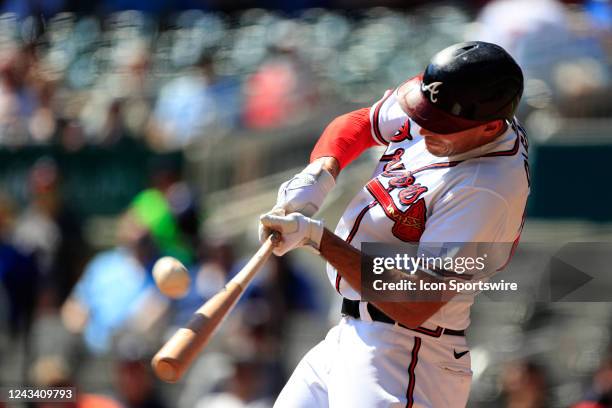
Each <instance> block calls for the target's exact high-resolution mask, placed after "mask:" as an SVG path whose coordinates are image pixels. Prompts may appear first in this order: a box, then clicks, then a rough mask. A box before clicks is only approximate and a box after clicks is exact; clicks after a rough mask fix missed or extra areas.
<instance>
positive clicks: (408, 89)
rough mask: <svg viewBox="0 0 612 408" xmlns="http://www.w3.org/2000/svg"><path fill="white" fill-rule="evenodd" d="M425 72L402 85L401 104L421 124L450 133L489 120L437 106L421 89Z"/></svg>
mask: <svg viewBox="0 0 612 408" xmlns="http://www.w3.org/2000/svg"><path fill="white" fill-rule="evenodd" d="M422 78H423V74H421V75H417V76H415V77H414V78H411V79H409V80H408V81H407V82H405V83H404V84H403V85H401V90H402V92H401V95H403V98H401V102H400V106H401V107H402V109H403V110H404V111H405V112H406V113H407V114H408V116H410V118H411V119H412V120H414V121H415V122H416V123H417V124H418V125H419V126H421V127H422V128H425V129H427V130H429V131H431V132H434V133H439V134H443V135H446V134H450V133H457V132H462V131H464V130H467V129H472V128H475V127H478V126H481V125H484V124H485V123H488V122H489V121H476V120H470V119H465V118H461V117H459V116H455V115H451V114H450V113H447V112H445V111H443V110H442V109H439V108H437V107H436V106H435V105H434V104H433V103H431V102H430V101H429V98H428V97H427V96H426V95H425V94H424V93H423V92H422V91H421V80H422Z"/></svg>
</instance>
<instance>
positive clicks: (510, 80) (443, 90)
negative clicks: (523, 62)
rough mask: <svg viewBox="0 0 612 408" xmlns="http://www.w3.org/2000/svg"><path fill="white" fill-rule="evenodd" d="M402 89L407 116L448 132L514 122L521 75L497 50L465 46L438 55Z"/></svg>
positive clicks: (482, 44)
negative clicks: (502, 120)
mask: <svg viewBox="0 0 612 408" xmlns="http://www.w3.org/2000/svg"><path fill="white" fill-rule="evenodd" d="M402 88H403V89H405V90H406V92H405V98H403V101H402V102H403V103H402V107H403V108H404V110H405V111H406V113H407V114H408V115H409V116H410V117H411V118H412V119H413V120H414V121H415V122H416V123H418V124H419V125H420V126H422V127H424V128H425V129H427V130H430V131H432V132H436V133H441V134H448V133H455V132H460V131H462V130H466V129H470V128H473V127H476V126H480V125H482V124H485V123H487V122H491V121H493V120H497V119H512V117H513V115H514V111H515V110H516V107H517V106H518V103H519V101H520V99H521V95H522V93H523V73H522V71H521V68H520V67H519V66H518V64H517V63H516V62H515V61H514V59H513V58H512V57H511V56H510V54H508V53H507V52H506V51H505V50H504V49H503V48H501V47H500V46H498V45H495V44H490V43H486V42H482V41H472V42H463V43H459V44H455V45H452V46H450V47H448V48H445V49H443V50H442V51H440V52H438V53H437V54H436V55H435V56H434V57H433V58H432V60H431V62H430V64H429V65H428V66H427V68H426V69H425V72H423V74H421V75H419V76H417V77H414V78H412V79H411V80H409V81H408V82H407V83H406V84H404V85H403V86H402Z"/></svg>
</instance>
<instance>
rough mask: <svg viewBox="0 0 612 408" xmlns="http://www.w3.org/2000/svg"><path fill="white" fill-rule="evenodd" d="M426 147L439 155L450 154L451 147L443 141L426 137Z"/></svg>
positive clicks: (435, 154) (430, 151)
mask: <svg viewBox="0 0 612 408" xmlns="http://www.w3.org/2000/svg"><path fill="white" fill-rule="evenodd" d="M425 147H426V148H427V151H428V152H429V153H431V154H432V155H434V156H437V157H446V156H449V155H450V149H449V148H448V146H446V145H444V144H443V143H440V142H437V141H434V140H430V139H425Z"/></svg>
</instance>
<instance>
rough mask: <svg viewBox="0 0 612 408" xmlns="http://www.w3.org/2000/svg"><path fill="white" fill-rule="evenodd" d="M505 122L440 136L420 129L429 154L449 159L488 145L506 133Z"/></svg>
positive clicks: (490, 123) (496, 122)
mask: <svg viewBox="0 0 612 408" xmlns="http://www.w3.org/2000/svg"><path fill="white" fill-rule="evenodd" d="M505 128H506V127H505V123H504V122H503V121H493V122H489V123H486V124H484V125H481V126H477V127H475V128H471V129H467V130H463V131H461V132H455V133H449V134H440V133H434V132H432V131H430V130H427V129H425V128H422V127H421V128H419V133H420V134H421V136H423V139H424V140H425V147H426V148H427V150H428V151H429V153H431V154H433V155H434V156H438V157H448V156H452V155H456V154H461V153H465V152H467V151H469V150H472V149H475V148H477V147H480V146H482V145H484V144H487V143H489V142H491V141H492V140H494V139H495V138H497V137H498V136H499V135H500V134H501V133H503V132H504V131H505Z"/></svg>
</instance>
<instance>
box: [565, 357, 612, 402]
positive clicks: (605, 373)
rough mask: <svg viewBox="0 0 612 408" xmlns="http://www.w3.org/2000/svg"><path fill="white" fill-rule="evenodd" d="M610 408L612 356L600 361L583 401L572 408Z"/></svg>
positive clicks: (611, 399) (611, 396) (611, 398)
mask: <svg viewBox="0 0 612 408" xmlns="http://www.w3.org/2000/svg"><path fill="white" fill-rule="evenodd" d="M609 407H612V356H610V355H609V356H607V357H606V358H604V360H603V361H602V363H601V365H600V366H599V369H598V370H597V372H596V373H595V374H594V375H593V380H592V383H591V386H590V389H589V390H588V392H587V395H586V397H585V399H584V401H582V402H580V403H578V404H576V405H574V406H573V408H609Z"/></svg>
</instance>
